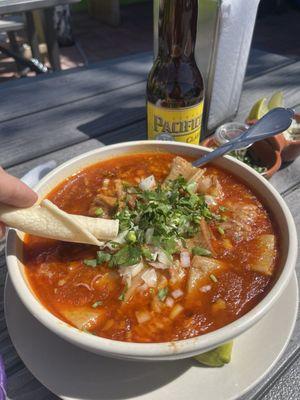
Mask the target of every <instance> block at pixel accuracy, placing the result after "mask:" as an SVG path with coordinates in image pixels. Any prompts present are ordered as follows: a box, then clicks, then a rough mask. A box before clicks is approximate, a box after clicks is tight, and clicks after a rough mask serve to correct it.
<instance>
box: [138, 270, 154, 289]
mask: <svg viewBox="0 0 300 400" xmlns="http://www.w3.org/2000/svg"><path fill="white" fill-rule="evenodd" d="M141 278H142V279H143V281H144V282H145V283H146V284H147V286H149V287H156V286H157V275H156V272H155V269H154V268H148V269H146V271H145V272H144V273H143V275H142V277H141Z"/></svg>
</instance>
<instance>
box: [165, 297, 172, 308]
mask: <svg viewBox="0 0 300 400" xmlns="http://www.w3.org/2000/svg"><path fill="white" fill-rule="evenodd" d="M165 303H166V306H168V307H170V308H172V307H173V306H174V300H173V299H172V297H167V298H166V301H165Z"/></svg>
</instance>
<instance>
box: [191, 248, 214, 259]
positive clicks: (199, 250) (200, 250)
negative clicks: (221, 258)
mask: <svg viewBox="0 0 300 400" xmlns="http://www.w3.org/2000/svg"><path fill="white" fill-rule="evenodd" d="M192 254H193V256H207V257H209V256H211V251H209V250H207V249H204V248H203V247H200V246H196V247H193V248H192Z"/></svg>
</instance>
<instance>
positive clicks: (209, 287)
mask: <svg viewBox="0 0 300 400" xmlns="http://www.w3.org/2000/svg"><path fill="white" fill-rule="evenodd" d="M199 290H200V292H203V293H207V292H209V291H210V290H211V285H205V286H202V287H201V288H200V289H199Z"/></svg>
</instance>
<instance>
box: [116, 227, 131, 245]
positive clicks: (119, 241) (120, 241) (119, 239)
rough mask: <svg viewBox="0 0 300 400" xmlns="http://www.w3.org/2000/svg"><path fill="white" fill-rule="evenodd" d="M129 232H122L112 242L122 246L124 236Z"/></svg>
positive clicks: (124, 240)
mask: <svg viewBox="0 0 300 400" xmlns="http://www.w3.org/2000/svg"><path fill="white" fill-rule="evenodd" d="M128 232H129V231H128V230H127V231H123V232H121V233H119V234H118V236H117V237H116V238H115V239H114V242H116V243H120V244H124V243H125V242H126V239H125V238H126V236H127V233H128Z"/></svg>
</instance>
